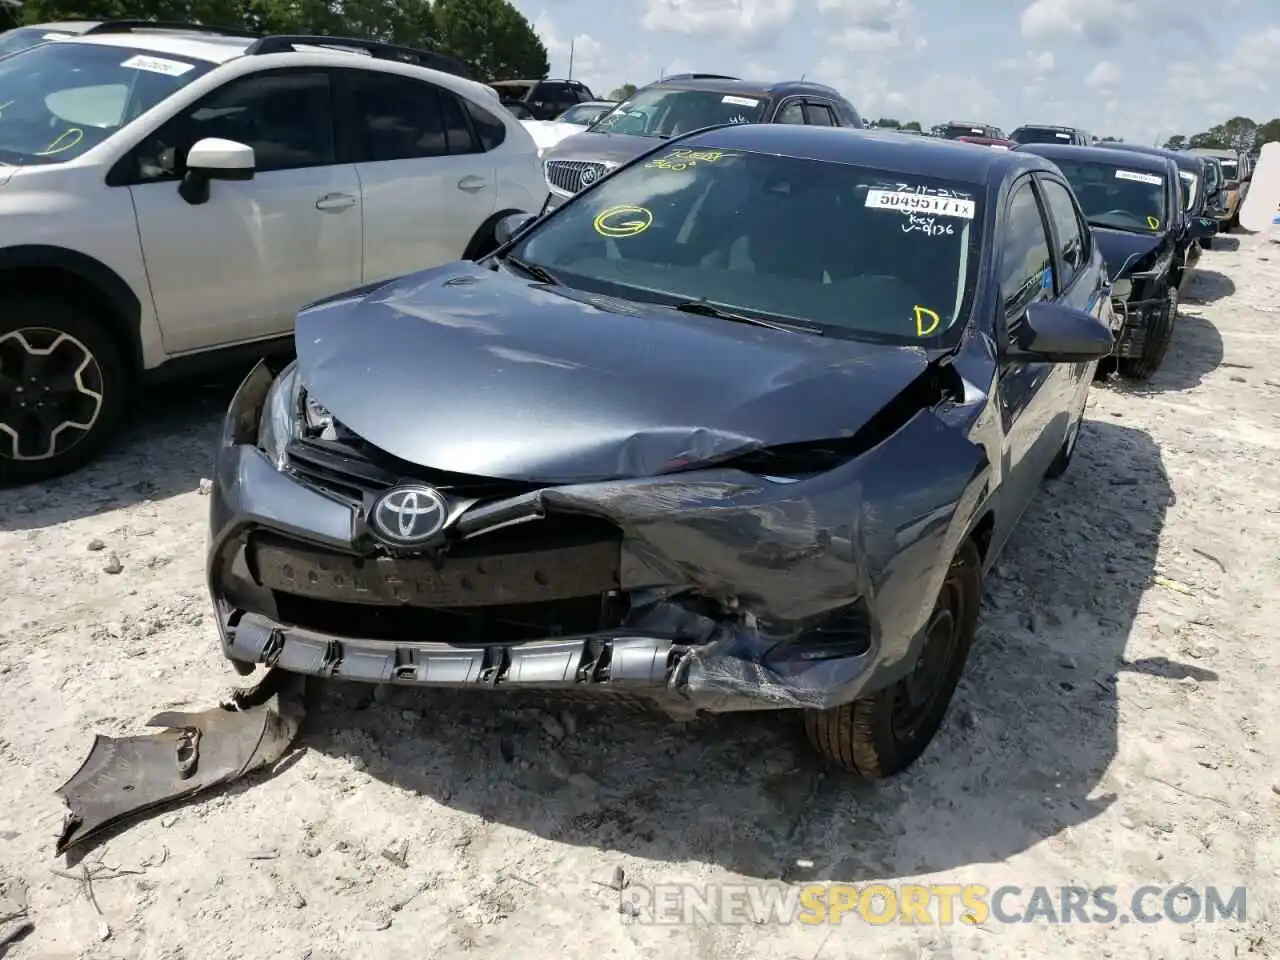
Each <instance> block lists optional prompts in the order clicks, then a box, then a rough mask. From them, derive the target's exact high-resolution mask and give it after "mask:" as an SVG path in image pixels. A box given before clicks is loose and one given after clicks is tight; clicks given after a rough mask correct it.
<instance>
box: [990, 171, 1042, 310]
mask: <svg viewBox="0 0 1280 960" xmlns="http://www.w3.org/2000/svg"><path fill="white" fill-rule="evenodd" d="M1052 263H1053V258H1052V256H1051V254H1050V250H1049V235H1048V231H1047V230H1046V229H1045V222H1044V216H1043V215H1042V214H1041V212H1040V204H1039V202H1038V201H1037V200H1036V195H1035V192H1034V191H1033V190H1032V189H1031V181H1030V180H1024V181H1023V182H1022V183H1021V184H1019V185H1018V186H1017V187H1016V188H1015V189H1014V192H1013V195H1012V196H1011V197H1010V198H1009V207H1008V212H1007V213H1006V215H1005V225H1004V236H1003V238H1002V240H1001V245H1000V289H1001V291H1002V294H1003V296H1004V311H1005V319H1006V320H1007V321H1008V322H1009V323H1010V325H1011V326H1012V324H1013V323H1014V322H1015V321H1016V320H1017V319H1018V318H1019V317H1021V316H1022V314H1023V313H1024V312H1025V311H1026V309H1027V307H1029V306H1031V304H1033V303H1035V302H1036V301H1038V300H1043V299H1046V298H1051V297H1052V296H1053V295H1054V292H1053V266H1052Z"/></svg>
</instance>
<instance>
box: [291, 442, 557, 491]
mask: <svg viewBox="0 0 1280 960" xmlns="http://www.w3.org/2000/svg"><path fill="white" fill-rule="evenodd" d="M285 456H286V462H287V463H288V466H289V469H290V471H292V472H293V474H294V475H295V476H296V477H297V478H298V479H299V480H301V481H302V482H304V483H306V484H307V485H308V486H311V487H315V488H316V489H318V490H322V491H324V492H326V493H331V494H335V495H337V496H339V497H342V498H343V499H346V500H350V501H352V502H355V503H359V502H361V501H362V500H363V499H364V498H365V496H366V495H368V494H370V493H377V492H379V491H381V490H386V489H387V488H389V487H392V486H395V485H396V484H397V483H402V482H405V481H410V480H413V481H418V482H420V483H426V484H430V485H431V486H433V487H435V488H436V489H437V490H440V491H441V492H442V493H445V494H446V495H448V494H452V495H453V496H456V497H463V498H468V499H472V498H474V499H478V500H485V499H494V498H505V497H515V496H519V495H520V494H522V493H529V492H530V491H532V490H536V489H537V485H535V484H531V483H522V482H519V481H514V480H495V479H493V478H491V477H476V476H471V475H469V474H461V473H451V472H449V471H447V470H432V469H428V468H426V467H421V466H418V465H417V464H414V463H409V462H408V461H406V460H401V459H399V458H398V457H393V456H392V455H391V454H389V453H387V452H385V451H383V450H379V449H378V448H377V447H375V446H373V445H372V444H370V443H366V442H365V441H363V440H361V439H359V438H358V437H355V436H353V435H352V436H347V437H344V439H342V440H311V439H297V440H292V441H290V443H289V445H288V447H286V448H285Z"/></svg>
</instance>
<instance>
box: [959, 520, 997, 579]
mask: <svg viewBox="0 0 1280 960" xmlns="http://www.w3.org/2000/svg"><path fill="white" fill-rule="evenodd" d="M995 531H996V512H995V510H994V509H991V508H987V510H986V511H985V512H984V513H983V514H982V516H980V517H979V518H978V522H977V523H975V524H974V525H973V527H972V528H971V529H970V530H969V533H968V535H967V536H966V537H965V539H964V540H962V541H961V544H963V543H964V542H965V540H972V541H973V543H974V545H975V546H976V547H977V548H978V556H979V557H981V558H982V566H983V568H984V569H985V568H986V566H987V560H988V557H990V555H991V541H992V538H993V537H994V536H995Z"/></svg>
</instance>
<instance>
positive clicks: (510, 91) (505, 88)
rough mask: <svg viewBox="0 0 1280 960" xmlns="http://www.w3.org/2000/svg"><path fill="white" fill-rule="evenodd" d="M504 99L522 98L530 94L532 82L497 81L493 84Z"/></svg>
mask: <svg viewBox="0 0 1280 960" xmlns="http://www.w3.org/2000/svg"><path fill="white" fill-rule="evenodd" d="M491 86H492V87H493V89H495V90H497V91H498V96H500V97H501V98H502V99H503V100H522V99H524V98H525V97H527V96H528V95H529V90H530V89H531V88H532V87H533V84H532V83H500V84H499V83H495V84H491Z"/></svg>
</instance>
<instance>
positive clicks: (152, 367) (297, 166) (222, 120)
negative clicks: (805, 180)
mask: <svg viewBox="0 0 1280 960" xmlns="http://www.w3.org/2000/svg"><path fill="white" fill-rule="evenodd" d="M0 102H3V103H5V105H6V106H5V109H4V111H3V112H0V186H2V187H3V189H0V219H2V220H3V223H4V225H5V236H4V239H3V243H2V244H0V484H3V485H11V484H13V483H24V482H32V481H37V480H42V479H48V478H51V477H55V476H58V475H60V474H64V473H66V472H68V471H71V470H74V469H76V468H78V467H79V466H80V465H82V464H84V463H86V462H88V461H89V460H90V459H92V458H93V457H95V456H96V455H97V454H98V453H99V452H100V451H102V450H103V449H104V448H105V447H106V446H107V445H108V444H109V443H110V441H111V438H112V436H113V435H114V433H115V430H116V428H117V426H118V425H119V424H120V422H121V420H122V418H123V417H124V416H125V413H126V408H127V403H128V401H129V400H130V398H131V396H133V394H134V390H135V388H136V387H137V386H138V385H139V384H140V383H142V382H145V381H151V380H156V379H165V378H175V377H182V376H188V375H190V374H191V372H192V371H193V370H199V369H203V368H206V367H208V366H210V365H215V364H217V365H221V364H223V363H227V362H231V361H232V360H235V359H238V358H241V357H256V356H260V355H263V354H266V353H273V352H276V351H283V352H286V353H287V352H288V351H290V350H291V349H292V346H293V342H292V331H293V325H294V316H295V314H296V312H297V310H298V309H299V307H300V306H301V305H303V304H305V303H308V302H312V301H315V300H317V299H320V298H324V297H329V296H337V295H342V294H344V293H345V292H346V291H348V290H350V289H352V288H356V287H361V286H376V285H378V284H381V283H384V282H386V281H388V280H390V279H393V278H396V277H400V276H404V275H407V274H411V273H412V272H414V271H416V270H421V269H425V268H429V267H433V266H437V265H439V264H443V263H449V262H452V261H455V260H457V259H458V258H460V257H461V258H463V259H470V260H474V259H477V258H479V257H482V256H484V255H486V254H488V253H490V252H491V251H493V250H494V249H495V248H496V247H498V246H499V244H500V243H501V242H502V239H503V238H502V235H501V232H500V227H501V225H502V224H503V223H504V222H506V221H507V220H508V218H509V217H510V216H512V215H516V214H521V215H530V214H535V213H539V212H550V211H551V210H553V209H555V208H557V207H559V206H561V205H563V204H565V203H568V202H570V201H571V200H572V199H573V198H574V197H576V196H577V195H578V194H579V193H580V192H582V191H583V190H584V189H587V188H589V187H591V186H592V185H593V184H595V183H596V182H598V181H600V180H602V179H604V178H605V177H606V176H608V175H609V174H610V173H612V172H613V171H614V170H616V169H617V168H619V167H620V166H623V165H625V164H627V163H629V162H631V161H632V160H634V159H635V158H636V157H638V156H640V155H642V154H644V153H646V152H648V151H650V150H652V149H653V148H654V146H655V144H657V143H660V142H666V141H668V140H670V139H673V138H677V137H680V136H682V135H684V134H685V133H688V132H689V131H692V130H696V129H703V128H707V127H713V126H717V125H725V124H728V125H741V124H761V123H763V124H777V125H784V126H806V127H807V126H820V127H847V128H853V129H861V128H863V127H864V126H865V125H864V123H863V120H862V118H861V117H860V116H859V114H858V111H857V110H856V108H855V107H854V105H853V104H852V103H851V102H850V101H849V100H848V99H847V98H846V97H844V96H843V95H842V94H841V93H839V92H838V91H837V90H835V89H833V88H831V87H829V86H825V85H822V84H818V83H813V82H806V81H800V80H797V81H785V82H771V83H757V82H752V81H749V80H743V79H739V78H734V77H729V76H725V75H721V74H707V73H688V74H679V75H675V76H668V77H665V78H664V79H663V80H661V81H660V82H657V83H653V84H649V85H647V86H645V87H643V88H641V89H640V90H638V91H636V92H635V94H634V95H633V96H631V97H630V98H628V99H627V100H626V101H625V102H624V103H617V104H613V103H609V102H602V101H599V100H597V99H596V97H595V96H594V94H593V93H592V92H591V91H590V89H589V88H587V87H586V86H585V85H583V84H581V83H576V82H573V81H568V80H558V79H544V80H535V81H509V82H498V83H494V84H482V83H478V82H475V81H473V80H472V79H470V78H469V77H468V76H467V69H466V67H465V66H464V65H463V64H461V63H459V62H457V61H456V60H451V59H450V58H447V57H443V56H442V55H440V54H439V53H435V52H432V51H424V50H414V49H408V48H404V47H398V46H394V45H389V44H384V43H379V42H373V41H367V40H360V39H355V38H339V37H314V36H256V35H250V34H246V33H245V32H244V31H238V30H223V29H220V28H216V27H208V26H200V25H194V24H171V23H157V22H152V21H136V20H133V21H106V22H103V21H80V22H75V23H61V24H44V25H39V26H35V27H24V28H20V29H18V30H16V31H10V32H9V33H7V34H4V35H0ZM562 108H563V110H562ZM521 110H525V111H528V112H530V113H531V114H532V118H530V117H523V118H521V117H520V116H519V114H520V111H521ZM566 114H572V115H570V116H566ZM539 117H541V118H542V119H539ZM535 125H536V126H538V127H541V129H544V130H546V131H547V133H546V135H545V139H544V140H543V142H542V144H541V145H540V143H539V140H538V136H537V135H535V132H534V129H533V128H534V127H535ZM548 125H550V126H548ZM953 126H955V127H956V131H957V136H970V135H972V133H973V130H974V129H977V128H979V126H980V125H975V124H967V125H966V124H963V123H961V124H958V125H953ZM552 127H555V128H556V129H552ZM983 129H985V128H983ZM1025 129H1026V130H1030V129H1031V128H1025ZM962 130H967V131H968V133H962V132H958V131H962ZM997 132H998V131H997ZM884 135H885V136H895V135H893V134H884ZM899 139H902V140H907V139H908V138H907V137H905V136H900V137H899ZM917 139H920V138H917ZM924 139H929V138H924ZM1019 149H1022V147H1019ZM1027 149H1030V147H1027ZM1210 159H1213V158H1209V159H1205V158H1202V157H1198V156H1192V155H1190V154H1188V155H1185V156H1179V157H1177V158H1176V163H1177V164H1179V165H1181V166H1180V167H1179V174H1178V176H1179V182H1181V184H1182V188H1183V203H1182V205H1181V206H1179V205H1177V204H1173V203H1168V204H1165V203H1163V202H1160V203H1157V202H1156V201H1157V200H1158V199H1159V198H1152V201H1151V203H1152V204H1154V205H1152V206H1150V207H1149V208H1143V209H1142V210H1141V211H1138V212H1134V213H1133V214H1132V217H1136V220H1134V219H1132V217H1131V218H1130V220H1124V221H1123V223H1121V222H1120V220H1118V219H1117V217H1118V216H1119V215H1116V214H1113V215H1112V216H1111V219H1110V220H1108V221H1106V222H1105V223H1104V222H1102V221H1098V220H1096V219H1095V224H1094V225H1095V226H1096V227H1097V229H1098V230H1099V231H1111V232H1113V233H1114V232H1116V231H1120V232H1124V231H1126V230H1129V231H1130V232H1133V231H1136V232H1137V233H1138V234H1141V243H1139V244H1138V246H1142V245H1143V244H1147V245H1149V246H1150V251H1148V252H1147V253H1146V254H1144V256H1143V257H1140V258H1136V259H1130V261H1127V262H1125V263H1123V264H1122V263H1119V262H1117V263H1115V264H1113V267H1114V270H1113V272H1114V273H1115V274H1116V277H1117V279H1118V280H1119V279H1126V280H1128V281H1129V282H1130V284H1131V286H1132V297H1131V298H1129V299H1126V298H1118V299H1117V304H1118V305H1120V306H1123V307H1124V309H1125V310H1127V311H1128V312H1129V313H1131V314H1133V315H1134V316H1135V317H1137V316H1139V315H1142V316H1145V311H1147V310H1148V307H1151V305H1152V304H1154V303H1155V301H1160V302H1161V303H1163V304H1165V306H1164V307H1161V309H1165V310H1166V312H1167V317H1168V318H1170V319H1168V322H1165V321H1161V322H1160V323H1157V324H1155V326H1156V327H1158V328H1159V329H1161V330H1163V329H1165V328H1166V327H1167V326H1168V323H1170V322H1171V318H1172V317H1173V316H1175V315H1176V302H1173V303H1170V302H1169V299H1168V294H1167V289H1166V288H1168V289H1174V290H1176V289H1177V287H1178V285H1179V283H1181V282H1182V278H1183V277H1184V275H1185V271H1186V270H1187V269H1188V268H1189V267H1191V266H1193V265H1194V260H1195V256H1196V255H1197V254H1198V250H1199V247H1198V245H1197V244H1198V243H1200V242H1204V241H1205V240H1207V239H1208V233H1207V232H1206V227H1205V226H1204V217H1203V214H1204V212H1205V210H1206V209H1208V207H1207V204H1209V203H1210V198H1212V197H1214V196H1217V195H1218V192H1219V190H1220V189H1226V188H1227V187H1228V186H1230V184H1229V183H1228V181H1227V180H1226V175H1225V174H1224V175H1223V177H1222V178H1221V182H1219V181H1218V180H1215V179H1213V175H1212V174H1211V173H1210V172H1209V171H1210V170H1211V169H1212V170H1216V169H1218V165H1216V164H1210V163H1209V160H1210ZM697 162H702V161H700V160H697V159H696V158H695V159H690V160H683V161H679V162H674V161H673V163H675V165H676V166H679V165H680V164H692V163H697ZM1135 162H1136V160H1135ZM1187 165H1190V166H1187ZM1081 169H1082V170H1083V169H1085V168H1084V167H1082V168H1081ZM1130 173H1143V170H1142V169H1134V170H1131V171H1130ZM1236 175H1237V176H1239V175H1240V174H1239V172H1238V171H1237V173H1236ZM1245 178H1246V179H1247V174H1245ZM1091 183H1092V182H1091V181H1090V182H1089V183H1086V182H1085V181H1084V180H1078V181H1077V184H1078V187H1079V190H1080V191H1082V195H1084V196H1092V194H1091V193H1089V190H1088V189H1086V188H1089V189H1091ZM1136 183H1139V181H1135V180H1133V179H1132V178H1130V179H1128V180H1124V181H1116V182H1115V183H1112V184H1110V186H1111V187H1115V186H1117V185H1126V186H1127V185H1134V184H1136ZM1124 202H1125V203H1126V204H1128V203H1138V202H1139V201H1138V200H1137V199H1133V198H1126V199H1125V201H1124ZM1144 202H1145V201H1144ZM1116 203H1117V204H1119V203H1120V201H1119V200H1117V201H1116ZM1135 210H1136V208H1135ZM1095 212H1096V211H1095ZM1101 212H1102V213H1104V214H1105V213H1106V211H1101ZM1131 220H1132V222H1130V221H1131ZM1153 223H1157V224H1158V226H1151V224H1153ZM1134 224H1136V226H1134ZM1099 236H1100V237H1109V236H1111V234H1110V233H1105V232H1102V233H1099ZM1102 242H1103V241H1100V243H1102ZM1128 242H1130V246H1129V248H1128V252H1135V251H1137V247H1136V246H1133V243H1135V242H1136V241H1132V240H1129V241H1128ZM1104 245H1110V246H1115V247H1117V249H1118V248H1119V247H1120V246H1123V244H1119V242H1118V241H1111V240H1107V241H1105V244H1104ZM1166 252H1170V257H1169V258H1165V253H1166ZM1153 257H1154V258H1155V259H1154V261H1153V262H1154V263H1155V264H1156V265H1158V266H1161V267H1162V269H1165V273H1164V274H1162V276H1164V278H1165V279H1164V280H1163V281H1161V283H1163V284H1164V285H1163V286H1161V285H1160V284H1155V285H1154V286H1153V285H1152V283H1147V282H1146V280H1145V278H1146V276H1147V273H1148V272H1149V271H1150V270H1152V269H1155V267H1154V266H1152V265H1151V264H1149V263H1148V261H1149V260H1152V258H1153ZM1122 267H1123V270H1122V269H1121V268H1122ZM1124 271H1128V273H1127V274H1125V276H1124V277H1121V273H1123V272H1124ZM1139 281H1141V282H1139ZM1153 282H1154V281H1153ZM1148 288H1151V290H1154V291H1155V292H1153V293H1150V295H1149V296H1148V293H1149V292H1150V291H1149V290H1148ZM1118 289H1123V287H1120V288H1118ZM1133 298H1137V299H1133ZM1161 298H1163V299H1161ZM1152 309H1154V307H1152ZM1161 324H1163V325H1161ZM1139 327H1140V322H1139V320H1137V319H1135V320H1134V321H1133V324H1132V332H1131V334H1129V335H1126V337H1125V338H1123V339H1122V343H1121V348H1120V351H1119V353H1118V355H1119V356H1120V357H1121V358H1122V359H1124V360H1132V361H1134V362H1125V363H1122V366H1123V367H1124V369H1125V370H1127V371H1128V372H1130V373H1133V374H1134V375H1142V374H1143V373H1144V371H1145V372H1147V373H1149V372H1150V370H1151V369H1154V366H1155V365H1156V363H1157V362H1158V360H1157V353H1158V351H1157V353H1152V352H1151V351H1152V350H1154V349H1155V348H1153V347H1151V346H1150V344H1151V343H1154V342H1157V341H1159V342H1165V341H1166V340H1167V338H1166V337H1164V335H1163V334H1161V335H1160V336H1158V337H1154V338H1153V337H1150V336H1145V337H1144V336H1143V335H1142V334H1141V333H1140V330H1139ZM1144 350H1145V351H1146V352H1143V351H1144ZM1134 351H1138V353H1137V354H1134V355H1133V356H1128V354H1133V352H1134Z"/></svg>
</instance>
